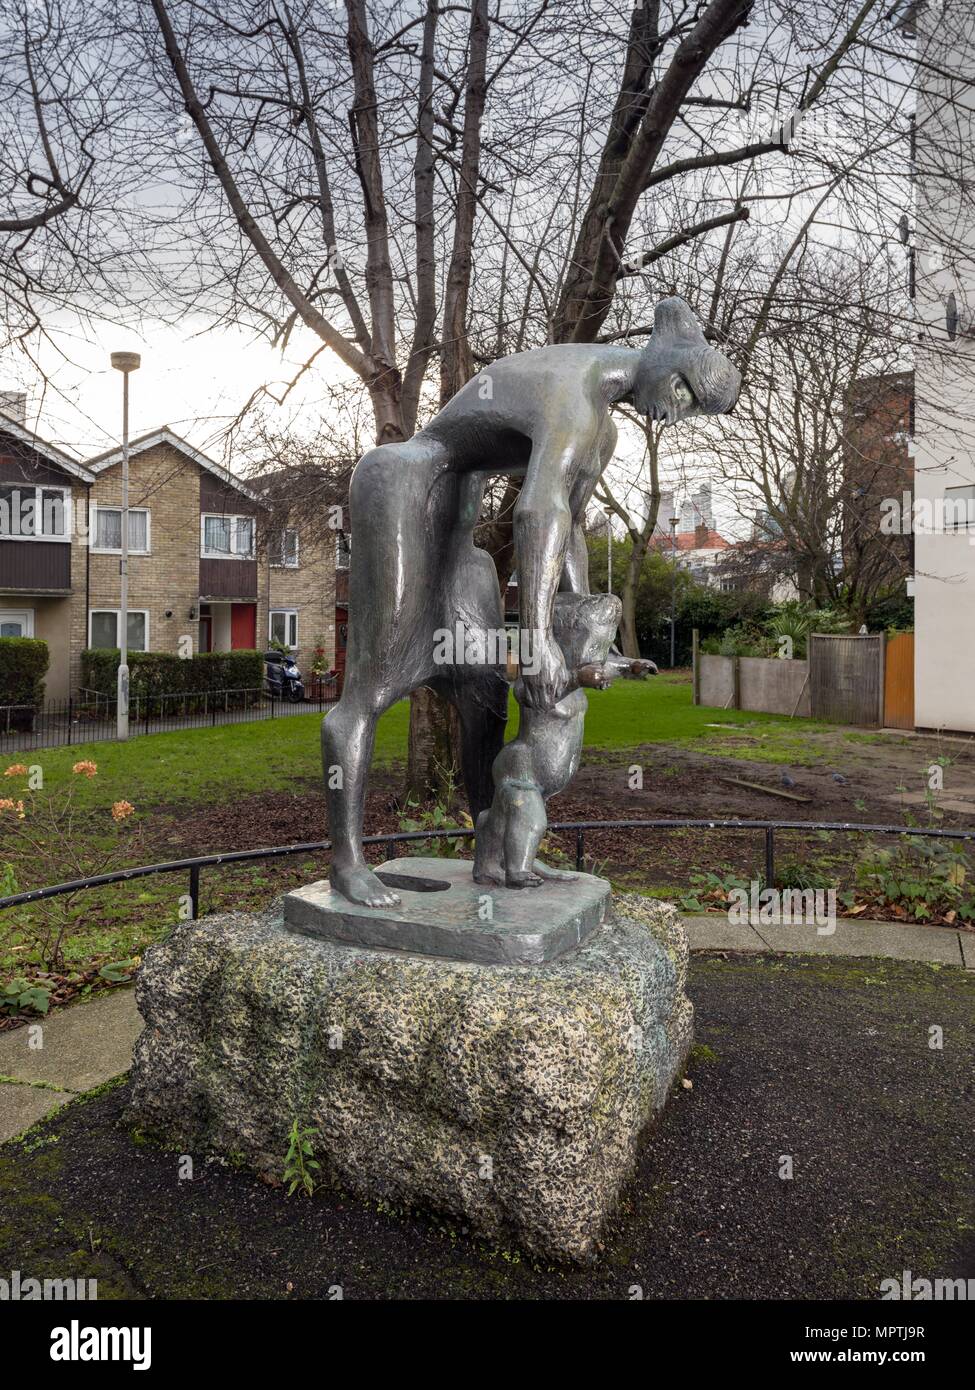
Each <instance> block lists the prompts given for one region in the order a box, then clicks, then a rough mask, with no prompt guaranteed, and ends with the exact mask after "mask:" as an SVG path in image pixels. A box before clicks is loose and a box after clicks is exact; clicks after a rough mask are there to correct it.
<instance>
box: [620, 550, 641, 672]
mask: <svg viewBox="0 0 975 1390" xmlns="http://www.w3.org/2000/svg"><path fill="white" fill-rule="evenodd" d="M645 553H646V549H645V547H644V546H642V545H638V544H637V543H636V542H634V543H633V545H632V546H631V547H630V558H629V559H628V560H627V562H626V573H625V575H624V576H623V587H622V589H621V590H620V598H621V600H622V602H623V615H622V617H621V618H620V645H621V647H622V650H623V655H624V656H630V657H633V658H634V660H635V659H637V658H638V657H639V655H640V642H639V639H638V638H637V635H636V591H637V588H638V586H639V583H640V571H641V570H642V569H643V557H644V554H645Z"/></svg>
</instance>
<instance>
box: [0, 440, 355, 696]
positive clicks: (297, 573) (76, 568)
mask: <svg viewBox="0 0 975 1390" xmlns="http://www.w3.org/2000/svg"><path fill="white" fill-rule="evenodd" d="M25 498H27V499H33V506H32V510H31V512H30V515H31V516H32V515H33V513H34V512H35V511H36V512H37V514H38V515H40V516H41V521H40V523H39V524H40V527H41V529H40V531H38V529H37V525H36V524H34V523H33V522H32V521H30V516H28V517H27V521H28V524H27V525H26V526H25V525H24V524H21V521H22V518H20V516H19V514H20V513H24V511H25V508H24V500H25ZM121 502H122V451H121V449H113V450H110V451H108V452H107V453H104V454H100V455H99V456H98V457H96V458H94V459H91V460H89V461H88V463H87V464H86V465H84V466H82V465H80V464H77V463H75V462H74V461H73V460H71V459H69V458H68V457H67V456H66V455H64V454H63V453H61V451H60V450H58V449H56V448H54V447H53V446H51V445H49V444H47V443H46V442H45V441H43V440H40V439H39V438H38V437H37V436H36V435H33V434H31V433H30V432H29V431H28V430H26V429H25V428H24V427H23V426H22V425H21V424H19V422H17V421H15V420H13V419H8V418H7V417H5V416H0V504H5V505H0V633H2V635H6V636H18V635H19V636H35V637H40V638H43V639H44V640H45V641H47V643H48V647H49V649H50V654H51V664H50V668H49V673H48V679H47V685H46V694H47V696H48V698H51V699H58V698H62V699H63V698H65V697H67V696H68V695H69V694H71V693H73V692H74V691H75V690H76V689H77V687H78V686H79V684H80V679H81V652H82V651H83V649H84V648H85V647H88V646H96V647H114V646H117V645H118V639H119V632H118V620H119V604H120V576H119V561H120V555H121V537H122V529H121V528H122V516H121ZM14 503H16V504H17V505H16V507H14V506H13V504H14ZM42 510H43V515H41V512H42ZM129 510H130V529H129V600H128V609H129V621H128V645H129V648H130V650H133V651H161V652H177V651H179V650H180V647H181V645H182V646H183V648H184V649H185V647H186V643H185V641H182V643H181V639H186V638H189V641H190V643H191V644H192V650H193V651H194V652H198V651H229V650H235V649H240V648H255V647H256V648H258V649H261V650H263V649H264V648H265V647H266V646H267V644H268V642H269V641H270V640H272V639H277V640H279V641H283V642H285V643H286V644H287V645H289V646H291V647H292V648H293V649H294V650H295V652H296V654H297V658H298V661H299V664H300V663H301V662H302V661H308V662H310V660H311V655H312V652H313V649H314V646H315V644H316V641H321V642H322V645H323V646H324V647H325V650H326V656H327V659H328V662H329V664H330V665H331V664H333V658H334V641H335V623H334V615H335V577H334V576H335V556H334V547H330V546H324V545H321V544H317V545H316V544H315V543H314V542H313V540H312V539H311V538H310V537H308V538H304V539H305V543H303V537H302V535H301V533H300V530H297V529H291V530H287V531H282V532H281V534H280V535H275V534H273V533H268V532H267V528H266V525H262V524H261V523H262V521H266V513H267V510H268V509H267V504H266V502H265V501H264V499H263V498H262V497H261V496H260V494H259V493H257V492H255V491H254V490H253V489H252V488H250V487H248V486H247V485H246V484H245V483H244V482H243V481H242V480H241V479H239V478H237V477H235V476H234V475H233V474H232V473H229V472H228V471H227V470H226V469H224V468H221V467H220V465H219V464H217V463H214V462H213V460H212V459H209V458H207V456H206V455H205V454H202V453H200V452H199V451H198V450H196V449H194V448H193V447H192V446H191V445H189V444H188V443H186V441H185V440H183V439H180V438H179V436H178V435H176V434H175V433H173V431H172V430H170V429H169V428H168V427H163V428H162V429H160V430H156V431H155V432H154V433H152V434H148V435H144V436H142V437H141V438H139V439H135V440H133V441H132V443H131V444H130V447H129ZM15 512H16V513H17V515H14V513H15ZM11 518H12V521H11Z"/></svg>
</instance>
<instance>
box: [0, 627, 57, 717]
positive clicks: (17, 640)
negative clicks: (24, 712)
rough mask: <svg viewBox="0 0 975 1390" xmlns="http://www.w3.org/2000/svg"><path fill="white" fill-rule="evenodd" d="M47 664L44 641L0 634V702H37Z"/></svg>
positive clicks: (20, 703) (47, 653) (31, 703)
mask: <svg viewBox="0 0 975 1390" xmlns="http://www.w3.org/2000/svg"><path fill="white" fill-rule="evenodd" d="M49 664H50V653H49V652H48V649H47V643H46V642H42V641H40V640H39V639H38V638H36V637H0V705H39V704H41V702H42V701H43V699H44V677H45V676H46V675H47V668H48V665H49Z"/></svg>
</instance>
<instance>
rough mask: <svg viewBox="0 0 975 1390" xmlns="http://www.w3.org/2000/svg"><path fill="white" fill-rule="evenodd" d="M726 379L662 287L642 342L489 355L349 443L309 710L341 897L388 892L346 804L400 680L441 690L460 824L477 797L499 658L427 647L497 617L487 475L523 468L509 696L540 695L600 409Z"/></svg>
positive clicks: (582, 568)
mask: <svg viewBox="0 0 975 1390" xmlns="http://www.w3.org/2000/svg"><path fill="white" fill-rule="evenodd" d="M740 386H741V378H740V376H739V374H738V372H737V370H736V369H735V367H734V366H732V364H731V363H730V362H729V361H728V359H727V358H726V357H724V356H723V354H722V353H720V352H718V351H717V350H716V349H714V348H712V347H710V346H709V345H708V343H707V341H706V340H705V338H704V334H703V333H702V331H701V327H700V324H699V323H698V321H697V319H696V318H695V316H694V314H693V313H692V312H691V310H690V309H689V308H688V307H687V305H686V304H685V303H684V302H683V300H680V299H666V300H663V301H662V302H661V303H660V304H658V305H657V308H656V312H655V315H654V330H653V334H652V335H651V337H650V339H649V341H648V342H647V344H646V346H645V347H643V348H642V349H635V348H629V347H619V346H614V345H609V344H600V343H565V344H558V345H555V346H552V347H544V348H536V349H534V350H533V351H531V352H521V353H515V354H514V355H513V356H511V357H503V358H500V359H499V360H498V361H497V362H495V363H493V364H492V365H491V366H490V367H488V368H485V370H484V371H482V372H481V373H480V374H479V375H478V376H476V377H474V378H473V379H472V380H471V381H469V382H468V383H467V385H466V386H464V387H463V388H462V389H461V390H460V391H458V392H457V394H456V396H454V397H453V399H452V400H450V401H448V402H447V404H446V406H444V408H443V410H441V411H440V413H439V414H438V415H436V416H435V417H434V419H433V420H431V421H430V423H429V424H428V425H427V426H426V427H425V428H424V429H422V430H420V431H419V433H418V434H416V435H414V437H413V438H412V439H410V440H407V441H406V442H405V443H401V444H385V445H382V446H380V447H378V448H375V449H371V450H370V451H369V452H368V453H367V454H365V455H364V456H363V457H362V459H361V460H360V462H359V463H358V465H357V467H356V469H355V472H354V474H353V476H352V485H351V491H350V507H351V529H352V535H353V540H354V545H353V551H352V562H351V570H350V575H349V645H348V650H347V653H346V668H345V682H344V686H343V691H342V698H341V699H340V701H339V703H338V704H337V705H336V707H335V708H334V709H333V710H332V711H331V712H330V713H329V714H328V715H327V716H326V717H325V719H324V721H323V724H322V761H323V766H324V772H325V788H326V797H327V804H328V817H329V827H330V834H331V839H332V865H331V872H330V879H331V882H332V885H333V887H334V888H336V889H337V890H338V891H339V892H340V893H342V894H343V895H344V896H345V897H346V898H348V899H350V900H351V901H352V902H356V903H363V904H365V905H367V906H372V907H386V906H390V907H391V906H394V905H395V904H396V903H398V902H399V897H398V895H397V894H396V893H394V892H393V891H392V889H390V888H388V887H386V886H385V885H384V884H383V883H382V882H381V881H380V880H379V879H378V878H377V877H376V875H375V874H374V873H373V871H372V870H371V869H370V868H369V866H368V865H367V864H366V862H365V859H364V857H363V853H362V817H363V810H364V805H365V793H366V780H367V777H368V771H369V764H370V762H371V760H372V751H373V742H374V738H375V730H376V722H377V720H378V719H379V716H380V715H381V714H382V713H383V712H384V711H385V710H387V709H389V707H390V706H391V705H393V704H395V702H396V701H397V700H401V699H403V698H404V697H405V696H407V695H409V694H410V693H411V691H413V690H416V689H418V688H419V687H420V686H429V687H431V688H432V689H433V690H436V691H438V692H439V693H440V694H441V695H443V696H445V697H446V698H447V699H448V700H450V701H451V702H452V703H453V704H454V706H455V707H456V709H457V713H458V715H459V719H460V730H461V772H462V775H463V779H464V787H465V790H466V793H467V798H468V801H469V804H470V810H471V816H472V817H473V819H474V821H475V823H476V822H477V818H478V816H479V815H480V813H481V812H482V811H484V810H486V809H487V808H488V807H489V806H490V805H491V800H492V795H493V782H492V776H491V768H492V765H493V763H494V760H495V758H496V756H497V754H498V752H499V751H500V749H501V746H502V744H503V742H504V729H505V723H506V720H507V713H508V689H509V686H508V682H507V680H506V679H505V673H504V667H503V666H502V665H501V664H500V663H499V662H497V661H484V662H477V661H475V662H468V661H465V660H464V651H463V650H460V651H456V650H455V651H454V653H453V659H452V660H451V661H448V662H444V661H443V659H442V656H443V647H444V644H443V642H442V640H438V637H437V634H438V633H440V634H442V633H443V631H444V630H445V629H446V630H448V631H454V630H456V628H457V625H458V624H459V625H460V627H461V630H462V631H464V632H465V633H467V634H469V635H470V636H471V637H472V639H473V640H472V642H471V644H470V645H471V647H472V648H475V649H476V648H477V647H478V646H480V647H481V649H482V650H484V651H486V652H488V653H490V652H491V651H492V650H494V649H496V647H497V642H496V641H493V640H492V638H493V636H494V634H497V633H499V632H501V631H502V630H503V628H504V612H503V607H502V602H501V593H500V588H499V585H498V580H497V575H496V573H495V569H494V565H493V563H492V560H491V557H490V556H489V555H488V554H487V553H486V552H485V551H483V550H480V549H478V548H477V547H476V546H475V545H474V541H473V532H474V526H475V524H476V522H477V520H478V516H479V513H480V508H481V501H482V499H483V496H484V490H485V487H486V486H487V484H488V482H489V480H490V479H492V478H494V477H497V476H498V475H499V474H500V475H507V476H509V477H521V478H523V479H524V482H523V484H522V488H521V493H520V496H519V498H518V502H517V504H516V506H515V510H514V548H515V566H516V569H517V572H518V594H519V625H520V628H521V631H522V634H523V637H524V640H525V642H526V643H527V646H528V647H529V649H530V651H531V655H532V660H531V662H530V663H529V664H527V665H526V667H525V668H524V669H523V671H522V681H523V683H524V684H523V699H524V701H525V703H526V704H527V705H528V706H529V707H532V708H535V709H538V710H546V709H550V708H551V707H552V706H553V705H554V704H555V703H556V702H557V700H558V698H559V696H560V693H561V692H562V691H563V690H564V689H565V687H566V685H567V682H568V672H567V670H566V667H565V662H564V660H563V655H562V652H561V650H560V648H559V646H558V643H557V642H556V641H555V639H554V637H553V635H552V614H553V606H554V603H555V596H556V594H557V593H558V592H559V591H560V590H562V591H568V592H570V593H575V594H588V592H589V577H588V564H587V552H586V542H585V536H584V534H583V523H584V521H585V515H586V508H587V506H588V504H589V501H590V498H591V497H592V494H593V489H594V488H595V486H596V483H597V482H598V480H599V477H600V474H601V473H602V471H603V469H604V468H605V467H606V465H607V463H608V462H609V460H610V458H611V457H612V455H613V449H614V448H615V445H616V429H615V426H614V425H613V423H612V420H611V419H610V407H611V406H612V405H614V404H616V403H617V402H627V403H629V404H630V405H632V406H633V407H634V408H635V409H636V410H638V411H639V412H640V413H641V414H643V415H645V416H647V418H648V419H651V420H662V421H665V422H666V423H667V424H674V423H675V422H676V421H678V420H681V419H686V418H687V417H688V416H692V415H715V414H720V413H724V412H727V411H729V410H731V409H732V407H733V406H734V404H735V402H736V400H737V399H738V392H739V389H740Z"/></svg>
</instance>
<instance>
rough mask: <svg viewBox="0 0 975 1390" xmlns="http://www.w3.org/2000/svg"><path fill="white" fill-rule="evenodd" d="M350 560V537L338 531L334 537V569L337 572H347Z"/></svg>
mask: <svg viewBox="0 0 975 1390" xmlns="http://www.w3.org/2000/svg"><path fill="white" fill-rule="evenodd" d="M351 559H352V537H351V536H350V535H347V534H346V532H345V531H339V533H338V535H337V536H336V537H335V568H336V569H337V570H347V569H348V568H349V562H350V561H351Z"/></svg>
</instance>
